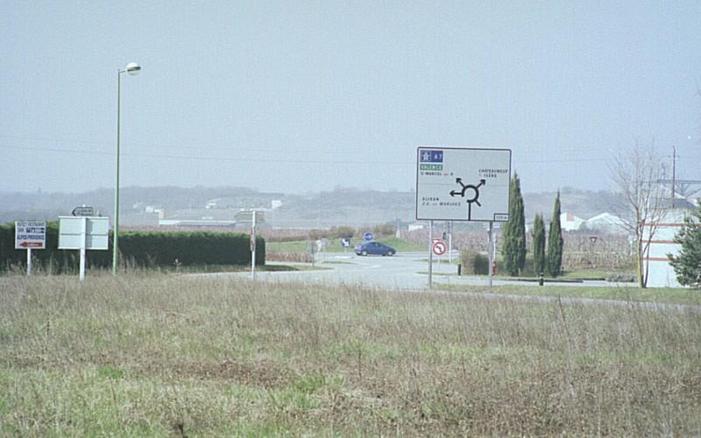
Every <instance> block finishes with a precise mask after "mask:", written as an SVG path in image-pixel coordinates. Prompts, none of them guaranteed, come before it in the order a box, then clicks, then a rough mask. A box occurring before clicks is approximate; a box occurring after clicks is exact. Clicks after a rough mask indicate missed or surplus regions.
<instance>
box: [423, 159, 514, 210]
mask: <svg viewBox="0 0 701 438" xmlns="http://www.w3.org/2000/svg"><path fill="white" fill-rule="evenodd" d="M510 180H511V150H510V149H485V148H457V147H441V146H420V147H419V148H418V149H417V157H416V219H417V220H450V221H480V222H505V221H507V220H508V219H509V213H508V212H509V182H510Z"/></svg>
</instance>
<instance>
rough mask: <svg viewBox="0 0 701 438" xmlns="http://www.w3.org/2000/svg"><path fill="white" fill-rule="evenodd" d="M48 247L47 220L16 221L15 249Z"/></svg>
mask: <svg viewBox="0 0 701 438" xmlns="http://www.w3.org/2000/svg"><path fill="white" fill-rule="evenodd" d="M45 247H46V222H44V221H18V222H15V249H44V248H45Z"/></svg>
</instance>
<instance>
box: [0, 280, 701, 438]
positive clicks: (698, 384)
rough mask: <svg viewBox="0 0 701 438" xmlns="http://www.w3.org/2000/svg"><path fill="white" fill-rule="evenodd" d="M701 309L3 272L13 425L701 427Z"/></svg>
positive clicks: (48, 429) (6, 407) (4, 362)
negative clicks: (690, 311)
mask: <svg viewBox="0 0 701 438" xmlns="http://www.w3.org/2000/svg"><path fill="white" fill-rule="evenodd" d="M700 361H701V318H699V317H698V315H697V314H687V313H684V312H679V311H671V310H659V311H652V310H649V309H645V308H643V307H638V306H635V305H634V304H632V305H631V306H627V307H608V306H602V305H591V306H583V305H562V304H557V303H547V304H539V303H526V302H516V301H509V300H504V301H488V300H485V299H482V298H480V297H476V296H469V295H465V296H460V295H450V296H444V295H431V294H419V293H417V294H399V293H388V292H384V291H381V290H374V289H364V288H358V287H352V286H343V287H337V288H329V287H319V286H302V285H282V284H267V283H252V282H249V281H246V280H243V279H240V278H227V279H224V278H183V277H180V276H171V275H140V276H120V277H116V278H114V277H112V276H110V275H103V276H92V277H90V278H89V279H88V280H87V281H86V282H84V283H83V284H79V283H78V282H77V281H76V279H75V278H74V277H63V276H55V277H34V278H29V279H27V278H21V277H10V278H5V279H3V281H2V282H0V435H2V436H8V435H17V436H64V435H79V436H86V435H87V436H104V435H115V436H163V435H167V434H174V435H176V436H184V435H187V436H213V435H215V436H222V435H227V436H229V435H246V436H269V435H295V436H297V435H323V436H327V435H374V436H377V435H400V436H427V435H461V436H467V435H470V436H474V435H614V436H649V435H682V436H690V435H698V434H700V433H701V377H700V376H699V372H698V370H699V365H700Z"/></svg>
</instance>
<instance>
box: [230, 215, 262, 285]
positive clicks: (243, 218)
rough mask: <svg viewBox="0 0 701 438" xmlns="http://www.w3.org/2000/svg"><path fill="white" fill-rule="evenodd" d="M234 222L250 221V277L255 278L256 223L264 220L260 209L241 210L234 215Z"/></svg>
mask: <svg viewBox="0 0 701 438" xmlns="http://www.w3.org/2000/svg"><path fill="white" fill-rule="evenodd" d="M234 219H236V222H250V223H251V278H252V279H253V280H255V279H256V224H261V223H263V222H265V216H263V212H262V211H256V210H241V211H239V212H237V213H236V215H235V216H234Z"/></svg>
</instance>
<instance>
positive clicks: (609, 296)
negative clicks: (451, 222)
mask: <svg viewBox="0 0 701 438" xmlns="http://www.w3.org/2000/svg"><path fill="white" fill-rule="evenodd" d="M434 275H435V274H434ZM485 281H486V277H485ZM436 288H437V289H441V290H448V291H455V292H466V293H483V292H485V291H489V292H492V293H496V294H504V295H524V296H550V297H557V296H561V297H569V298H592V299H600V300H619V301H633V302H651V303H667V304H692V305H701V291H699V290H694V289H682V288H645V289H643V288H639V287H632V286H563V285H557V284H554V283H546V285H545V286H537V285H536V284H530V285H528V286H526V285H503V286H493V287H492V288H491V289H487V288H486V287H485V286H471V285H452V284H451V285H449V284H437V285H436Z"/></svg>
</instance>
